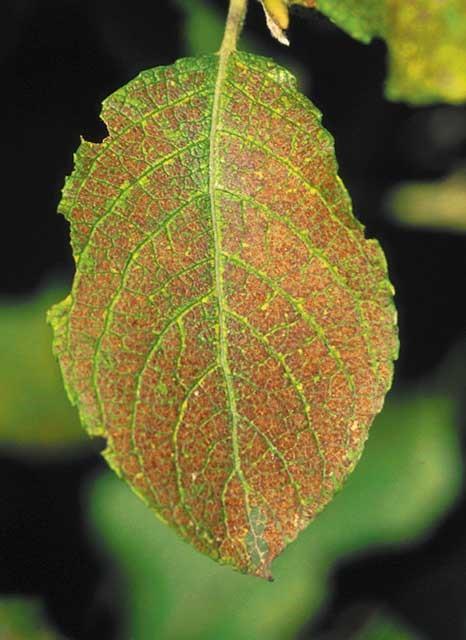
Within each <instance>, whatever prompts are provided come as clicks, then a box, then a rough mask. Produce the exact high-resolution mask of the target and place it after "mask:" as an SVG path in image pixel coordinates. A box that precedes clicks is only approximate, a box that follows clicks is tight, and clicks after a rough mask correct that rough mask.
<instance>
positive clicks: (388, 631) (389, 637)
mask: <svg viewBox="0 0 466 640" xmlns="http://www.w3.org/2000/svg"><path fill="white" fill-rule="evenodd" d="M416 638H419V636H415V635H413V634H412V633H411V631H408V630H407V629H405V628H404V627H403V625H401V623H399V622H398V621H397V620H394V619H393V618H391V617H388V616H387V615H385V614H382V613H378V614H376V615H375V616H374V617H373V618H371V619H370V620H369V621H368V623H367V625H365V626H364V628H363V629H361V630H360V631H359V633H357V634H356V635H355V636H354V637H353V638H352V640H416Z"/></svg>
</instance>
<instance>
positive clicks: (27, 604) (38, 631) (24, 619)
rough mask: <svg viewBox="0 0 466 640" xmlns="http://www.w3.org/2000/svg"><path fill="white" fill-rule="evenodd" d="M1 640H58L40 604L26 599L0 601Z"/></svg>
mask: <svg viewBox="0 0 466 640" xmlns="http://www.w3.org/2000/svg"><path fill="white" fill-rule="evenodd" d="M0 639H1V640H59V636H58V635H57V634H56V633H55V632H54V631H52V629H51V628H50V627H49V624H48V621H47V620H46V618H45V615H44V612H43V610H42V607H41V606H40V604H39V603H38V602H37V601H35V600H31V599H26V598H24V599H23V598H6V599H4V600H0Z"/></svg>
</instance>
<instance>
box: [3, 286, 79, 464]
mask: <svg viewBox="0 0 466 640" xmlns="http://www.w3.org/2000/svg"><path fill="white" fill-rule="evenodd" d="M62 296H63V288H62V287H58V286H52V287H49V288H48V289H44V290H43V291H41V292H40V293H39V294H37V295H36V296H34V297H33V298H29V299H23V300H21V301H20V302H18V301H17V300H15V301H13V300H3V301H2V303H1V304H0V353H1V358H0V447H1V448H2V449H4V450H10V451H15V452H16V453H18V452H22V453H26V452H31V453H32V452H36V453H37V452H40V451H41V452H42V453H45V452H48V453H51V452H52V451H55V452H56V453H58V452H59V451H60V452H62V451H63V448H64V447H70V446H76V445H78V444H79V445H81V444H83V443H88V442H89V438H88V437H87V436H86V433H85V431H84V429H83V428H82V427H81V425H80V423H79V419H78V415H77V412H76V410H75V409H73V408H72V407H71V406H70V404H69V402H67V399H66V396H65V395H64V393H63V381H62V379H61V376H60V370H59V367H58V365H57V363H56V361H55V359H54V357H53V355H52V353H51V351H50V341H51V338H52V332H51V330H50V327H48V326H47V324H46V322H45V317H46V311H47V309H48V308H49V307H50V305H51V304H52V303H53V302H56V301H57V300H59V299H60V298H61V297H62Z"/></svg>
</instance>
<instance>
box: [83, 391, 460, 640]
mask: <svg viewBox="0 0 466 640" xmlns="http://www.w3.org/2000/svg"><path fill="white" fill-rule="evenodd" d="M457 408H458V407H457V404H456V403H455V402H453V401H452V398H451V396H450V395H446V394H444V393H443V392H438V391H435V390H433V388H432V386H431V385H430V384H428V383H427V382H426V383H424V384H422V385H420V391H418V392H416V391H412V392H410V393H404V394H400V395H398V396H397V395H396V394H394V395H391V396H390V398H389V399H388V401H387V405H386V407H385V409H384V411H383V413H382V414H381V415H380V416H378V417H377V418H376V422H375V425H374V429H373V432H372V434H371V437H370V438H369V441H368V443H367V450H366V452H365V454H364V456H363V458H362V460H361V462H360V464H359V465H358V467H357V469H356V471H355V472H354V473H353V474H352V475H351V477H350V479H349V480H348V482H347V484H346V485H345V487H344V489H343V490H342V491H341V492H340V493H339V494H338V495H337V496H336V497H335V499H334V501H333V502H332V503H331V504H330V505H329V506H328V508H327V509H326V510H325V511H324V512H323V513H322V514H321V515H320V516H319V518H317V520H316V521H315V523H314V524H313V526H312V527H309V529H308V530H307V531H305V532H304V533H303V534H301V536H300V537H299V539H298V540H297V541H296V542H295V543H294V544H292V545H291V546H290V548H289V550H288V551H287V553H286V554H285V555H284V556H282V557H281V558H279V559H278V560H277V561H276V563H275V567H274V568H275V573H276V577H277V579H276V581H275V582H274V583H272V584H270V583H264V582H262V581H257V580H244V579H242V576H239V575H237V574H234V573H233V572H230V573H225V571H223V570H222V569H221V567H218V566H215V565H214V564H213V563H211V562H209V561H208V560H207V558H204V557H202V556H200V555H198V554H193V553H191V552H190V549H189V548H188V546H187V545H185V544H183V543H182V542H181V541H180V540H177V539H176V538H175V537H174V536H171V535H170V533H169V532H168V531H167V530H166V528H165V527H163V525H161V524H160V523H158V522H155V521H154V519H153V518H151V515H150V513H149V512H148V511H147V509H145V508H144V506H143V505H141V504H140V503H139V501H138V500H137V499H136V498H135V497H134V496H133V495H132V494H131V493H130V492H129V491H128V490H127V488H126V487H125V486H124V485H123V483H121V482H118V480H117V479H116V478H112V477H111V476H110V475H108V476H105V475H104V476H101V477H99V478H98V479H97V481H96V482H95V483H94V485H93V486H92V487H91V492H90V499H89V500H90V501H89V504H90V518H91V522H92V523H93V528H92V530H93V531H94V532H95V539H97V541H99V543H100V542H102V546H104V548H105V549H107V550H108V551H109V553H111V555H112V557H113V559H114V560H115V561H116V563H117V566H118V570H119V572H120V574H121V575H122V576H123V578H124V591H123V593H122V606H123V607H124V610H125V611H126V618H127V628H126V629H125V630H124V633H123V635H124V637H125V638H126V637H128V638H130V637H132V638H135V639H137V640H152V639H153V638H159V637H160V638H164V639H166V640H217V639H218V638H222V640H223V639H225V640H243V639H244V638H247V639H248V640H291V639H292V638H296V635H297V633H298V631H299V629H300V628H301V627H302V625H303V624H305V623H306V622H308V621H309V619H310V618H311V617H312V616H314V615H315V614H316V613H317V612H318V611H319V609H320V608H321V606H322V605H323V604H325V602H326V600H327V599H328V597H329V591H330V590H331V588H332V581H331V579H330V578H331V574H332V571H333V570H334V568H335V567H336V566H338V565H339V564H340V563H341V562H342V560H343V558H345V557H348V556H350V555H360V554H361V553H362V551H366V552H369V550H372V552H374V550H376V549H380V548H381V547H386V548H387V549H388V550H393V548H394V545H399V544H408V543H412V542H413V541H414V540H415V539H418V538H419V537H420V536H423V537H424V536H426V535H427V532H428V531H429V530H430V529H431V527H432V526H433V525H434V524H435V523H436V522H437V521H438V518H439V517H440V516H441V515H443V514H444V513H445V511H446V509H448V508H449V507H450V506H451V505H452V504H453V503H454V501H455V499H456V497H457V496H458V495H459V493H460V491H461V484H462V472H461V466H462V464H461V447H460V444H459V429H458V424H457V423H456V422H455V414H456V412H457ZM337 637H339V636H337Z"/></svg>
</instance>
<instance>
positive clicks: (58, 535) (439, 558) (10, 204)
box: [0, 0, 466, 640]
mask: <svg viewBox="0 0 466 640" xmlns="http://www.w3.org/2000/svg"><path fill="white" fill-rule="evenodd" d="M204 1H205V2H206V3H208V2H209V0H204ZM210 2H211V4H216V5H218V6H219V8H220V9H222V10H224V9H225V7H226V4H227V3H226V0H218V1H217V2H213V0H210ZM250 4H251V10H250V15H249V18H248V22H247V27H246V28H247V30H248V32H249V33H252V34H254V37H255V38H257V40H258V41H259V42H260V43H261V45H262V47H263V49H265V48H267V47H268V48H269V50H270V54H271V55H276V54H277V52H279V49H278V47H279V45H278V44H277V45H275V44H274V43H272V42H271V41H270V39H269V37H268V35H267V33H266V30H265V27H264V24H263V22H264V21H263V17H262V14H261V11H260V7H259V6H258V4H257V3H256V2H254V1H251V3H250ZM298 13H299V14H300V15H299V16H297V17H295V19H294V21H293V26H292V29H291V34H290V35H291V41H292V47H291V52H290V55H292V56H293V57H294V58H295V59H296V60H297V61H299V64H300V65H301V67H302V68H304V69H305V70H306V71H307V72H308V76H309V85H308V86H309V90H308V94H309V96H310V97H311V98H312V99H313V101H314V102H315V103H316V104H317V106H318V107H319V108H320V109H321V110H322V111H323V113H324V124H325V126H326V127H327V128H328V129H329V130H330V131H331V133H332V134H333V135H334V137H335V140H336V151H337V157H338V160H339V164H340V173H341V175H342V178H343V180H344V182H345V183H346V185H347V187H348V189H349V191H350V193H351V195H352V198H353V201H354V207H355V211H356V212H357V215H358V217H359V218H360V219H361V221H362V222H363V223H364V224H365V225H366V227H367V231H368V235H369V236H371V237H377V238H378V239H379V240H380V242H381V244H382V246H383V248H384V250H385V252H386V254H387V260H388V264H389V268H390V274H391V279H392V281H393V283H394V285H395V288H396V291H397V306H398V310H399V318H400V333H401V344H402V349H401V354H400V360H399V362H398V365H397V374H396V384H397V385H398V386H403V385H406V384H412V383H416V382H418V381H419V380H420V379H422V378H423V377H425V376H427V375H429V373H430V372H432V371H433V370H434V369H435V367H436V366H437V365H438V364H439V362H441V360H442V359H443V358H444V356H445V354H446V353H447V351H448V350H449V349H450V348H451V346H452V345H454V344H455V342H457V341H458V340H459V339H460V337H461V336H462V335H463V336H464V327H465V324H466V323H465V314H464V310H463V305H464V303H463V298H464V294H465V291H464V289H465V287H464V281H465V274H466V241H465V236H464V235H463V236H459V235H458V236H455V235H453V234H447V233H433V232H427V231H420V230H408V229H403V228H400V227H397V226H395V225H393V224H392V223H390V222H389V221H388V219H387V216H386V215H385V211H384V196H385V194H386V192H387V190H388V189H389V188H390V187H392V186H394V185H395V184H397V183H398V182H400V181H403V180H417V179H435V178H438V177H441V176H443V175H446V174H447V173H448V172H450V171H451V170H453V169H455V168H457V167H459V166H460V165H461V163H464V162H465V157H466V109H464V108H462V107H452V106H442V105H436V106H431V107H422V108H413V107H409V106H407V105H403V104H396V103H389V102H387V101H386V100H385V99H384V98H383V82H384V77H385V72H386V51H385V46H384V45H383V43H382V42H374V43H373V44H371V45H370V46H365V45H362V44H359V43H357V42H355V41H354V40H352V39H351V38H349V37H348V36H346V35H345V34H344V33H343V32H341V31H340V30H338V29H336V28H335V27H333V26H332V25H330V24H329V22H328V21H327V20H326V19H325V18H323V17H322V16H319V15H317V14H315V13H314V12H308V13H305V12H304V11H303V12H298ZM184 54H186V51H185V50H184V48H183V38H182V15H181V13H180V12H179V11H178V10H176V8H175V5H174V4H172V3H170V2H168V0H166V1H157V0H150V1H148V0H132V1H131V2H128V1H126V2H125V1H124V0H100V1H98V0H97V1H95V2H93V1H92V0H81V1H80V0H6V1H5V0H3V2H2V5H1V8H0V65H1V73H0V78H1V83H2V88H3V91H2V94H3V95H2V99H1V100H0V124H1V141H2V158H3V163H2V164H3V169H2V178H3V179H2V197H1V203H2V226H1V232H0V233H1V236H0V237H1V239H2V242H1V251H0V261H1V267H0V294H1V295H2V296H4V297H5V296H8V297H9V298H10V299H11V298H13V299H15V297H16V296H24V295H25V294H29V293H32V292H34V291H35V290H36V289H37V288H38V287H40V285H41V284H43V283H45V282H47V281H48V280H50V279H51V278H53V277H56V276H60V277H61V278H62V279H66V280H68V281H69V280H70V279H71V277H72V272H73V267H72V260H71V252H70V248H69V243H68V237H67V225H66V223H65V221H64V219H63V218H62V217H61V216H58V215H57V214H56V209H57V204H58V201H59V198H60V189H61V187H62V184H63V180H64V176H65V175H66V174H68V173H70V171H71V169H72V154H73V152H74V151H75V149H76V147H77V146H78V144H79V136H80V135H83V137H85V138H86V139H89V140H93V141H99V140H101V139H102V138H103V136H104V135H105V127H104V126H103V125H102V123H101V122H100V120H99V110H100V103H101V100H102V99H103V98H104V97H106V96H107V95H108V94H109V93H111V92H112V91H114V90H115V89H117V88H118V87H120V86H121V85H122V84H124V83H126V82H127V81H128V80H130V79H131V78H132V77H134V75H136V74H137V73H138V72H139V71H140V70H141V69H143V68H147V67H153V66H156V65H159V64H169V63H171V62H173V61H174V60H175V59H176V58H177V57H180V56H181V55H184ZM0 357H1V354H0ZM25 393H26V395H25V402H27V390H26V391H25ZM102 469H103V463H102V461H101V460H100V458H99V456H98V455H97V454H96V455H94V456H92V455H89V456H87V457H84V458H81V459H79V460H77V461H74V462H70V461H63V462H57V461H55V462H53V463H52V462H50V461H49V462H42V463H38V462H37V463H33V462H25V461H24V460H23V461H18V460H14V459H12V458H10V457H7V456H5V455H3V456H0V486H1V487H2V492H1V497H0V525H1V528H0V595H1V594H11V593H20V594H38V595H41V596H43V597H44V598H45V602H46V605H47V609H48V611H49V613H50V615H51V616H52V618H53V620H54V621H55V622H56V623H57V624H58V625H59V628H60V629H61V631H62V632H63V633H64V634H65V635H66V636H67V637H68V638H70V639H74V638H76V639H83V640H84V639H86V640H88V639H93V638H96V639H99V640H105V639H107V638H108V639H112V640H113V639H114V638H118V637H119V635H118V628H119V622H118V615H119V613H118V612H119V605H118V599H119V595H120V594H119V588H118V580H117V579H116V576H115V573H114V568H113V567H112V566H110V565H109V563H108V562H107V561H106V560H105V559H104V558H102V557H100V556H99V555H98V554H97V551H96V550H95V549H93V547H92V545H91V543H90V541H89V540H88V539H87V537H86V532H85V527H84V524H83V523H84V519H83V517H82V512H81V510H82V507H81V502H80V495H81V487H82V485H83V483H84V482H85V481H86V480H87V479H88V478H89V477H90V474H93V473H96V472H99V471H100V470H102ZM465 514H466V500H465V499H464V498H463V499H462V501H461V502H460V503H459V504H458V506H457V508H456V509H455V510H454V511H453V512H452V513H450V514H449V515H448V516H447V517H446V518H445V520H444V521H443V522H441V523H440V524H439V526H438V528H437V530H436V531H434V532H433V534H432V536H431V537H430V538H429V539H428V540H426V541H424V542H423V543H422V544H420V545H418V546H416V547H413V548H411V549H405V550H403V551H400V552H394V553H393V554H385V555H383V556H382V555H376V556H375V555H374V556H371V557H362V558H360V559H353V560H351V561H349V562H347V563H346V564H345V565H344V566H341V567H340V568H339V569H338V571H337V573H336V575H335V577H334V584H335V595H334V597H333V599H332V601H331V603H330V607H329V609H328V610H327V611H326V612H324V613H323V614H322V615H321V617H320V619H319V620H318V621H317V623H314V624H313V625H309V627H308V628H306V629H303V631H302V633H301V636H300V638H302V640H304V638H310V637H316V634H320V633H323V632H324V631H328V630H329V629H330V628H331V627H332V625H333V624H334V621H335V620H338V619H339V618H341V616H342V615H343V616H344V617H343V618H342V619H343V620H345V623H344V624H341V625H340V627H339V628H340V631H335V632H334V634H333V635H331V636H326V637H332V638H345V637H347V636H346V635H345V634H346V633H348V630H349V629H350V628H351V627H352V625H356V626H357V624H358V622H359V621H360V620H361V619H363V618H364V616H365V615H366V613H367V611H368V610H371V608H372V606H379V605H380V606H384V607H388V608H390V609H391V610H393V611H394V612H395V613H396V614H398V615H400V616H401V617H402V618H403V619H404V620H406V621H407V622H408V623H410V624H411V625H412V626H413V627H414V628H416V629H418V630H419V631H420V632H422V633H423V634H424V635H425V637H427V638H437V637H438V638H442V639H445V638H463V637H465V638H466V605H465V602H466V517H465ZM342 628H343V629H345V631H342V630H341V629H342ZM124 640H127V639H124Z"/></svg>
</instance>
